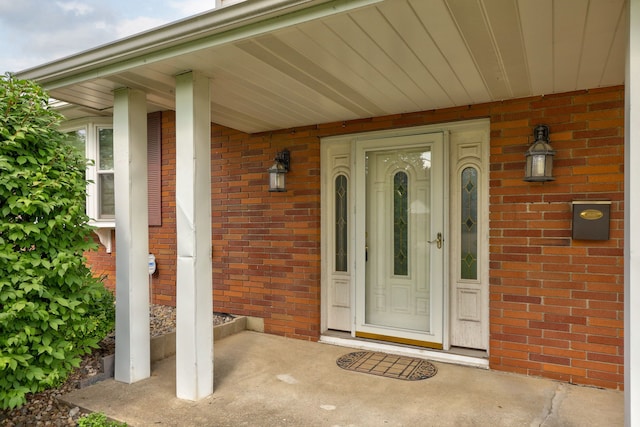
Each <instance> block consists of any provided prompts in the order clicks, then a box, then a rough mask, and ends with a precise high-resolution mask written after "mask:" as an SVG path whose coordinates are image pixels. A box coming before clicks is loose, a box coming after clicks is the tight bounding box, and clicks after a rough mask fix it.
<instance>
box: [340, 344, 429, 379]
mask: <svg viewBox="0 0 640 427" xmlns="http://www.w3.org/2000/svg"><path fill="white" fill-rule="evenodd" d="M336 364H337V365H338V366H339V367H341V368H342V369H346V370H348V371H355V372H364V373H365V374H373V375H379V376H381V377H388V378H397V379H399V380H407V381H418V380H424V379H427V378H431V377H432V376H434V375H435V374H436V373H437V372H438V369H436V367H435V366H434V365H433V364H432V363H430V362H427V361H426V360H422V359H417V358H415V357H404V356H396V355H393V354H386V353H380V352H374V351H356V352H353V353H348V354H345V355H344V356H340V357H339V358H338V360H336Z"/></svg>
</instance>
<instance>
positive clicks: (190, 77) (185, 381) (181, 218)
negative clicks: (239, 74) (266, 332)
mask: <svg viewBox="0 0 640 427" xmlns="http://www.w3.org/2000/svg"><path fill="white" fill-rule="evenodd" d="M210 110H211V104H210V88H209V79H208V78H207V77H205V76H203V75H200V74H198V73H195V72H189V73H185V74H181V75H179V76H176V228H177V239H178V254H177V255H178V265H177V283H176V286H177V296H176V303H177V313H176V320H177V324H176V395H177V396H178V397H179V398H181V399H188V400H198V399H201V398H203V397H206V396H208V395H210V394H211V393H213V314H212V311H213V301H212V289H211V282H212V272H211V268H212V264H211V112H210Z"/></svg>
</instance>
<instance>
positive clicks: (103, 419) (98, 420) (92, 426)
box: [78, 412, 127, 427]
mask: <svg viewBox="0 0 640 427" xmlns="http://www.w3.org/2000/svg"><path fill="white" fill-rule="evenodd" d="M78 427H127V423H119V422H116V421H109V420H107V416H106V415H105V414H103V413H102V412H93V413H91V414H89V415H85V416H84V417H81V418H79V419H78Z"/></svg>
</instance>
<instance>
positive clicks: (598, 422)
mask: <svg viewBox="0 0 640 427" xmlns="http://www.w3.org/2000/svg"><path fill="white" fill-rule="evenodd" d="M351 351H354V350H351V349H349V348H345V347H337V346H332V345H328V344H321V343H312V342H306V341H300V340H294V339H287V338H282V337H278V336H274V335H267V334H262V333H257V332H250V331H245V332H241V333H238V334H235V335H231V336H229V337H226V338H224V339H222V340H219V341H216V342H215V345H214V369H215V380H214V381H215V391H214V393H213V395H211V396H209V397H208V398H205V399H203V400H201V401H198V402H189V401H184V400H179V399H177V398H176V397H175V357H170V358H167V359H164V360H161V361H158V362H155V363H154V365H153V366H152V376H151V378H148V379H146V380H143V381H140V382H138V383H135V384H129V385H128V384H123V383H119V382H115V381H114V380H113V379H110V380H106V381H103V382H100V383H98V384H95V385H93V386H91V387H88V388H85V389H80V390H76V391H74V392H72V393H70V394H68V395H66V396H64V398H63V400H65V401H66V402H68V403H69V404H71V405H76V406H79V407H81V408H84V409H88V410H91V411H100V412H104V413H105V414H106V415H107V416H108V417H110V418H113V419H115V420H118V421H124V422H127V423H128V424H129V425H130V426H304V427H310V426H456V427H458V426H545V427H552V426H607V427H612V426H622V425H624V394H623V393H622V392H619V391H612V390H600V389H595V388H589V387H580V386H572V385H569V384H564V383H560V382H556V381H551V380H546V379H540V378H531V377H526V376H521V375H512V374H507V373H501V372H494V371H487V370H482V369H477V368H470V367H462V366H455V365H449V364H444V363H434V364H435V365H436V367H437V368H438V373H437V374H436V376H435V377H433V378H429V379H426V380H421V381H402V380H397V379H391V378H383V377H378V376H374V375H368V374H362V373H356V372H351V371H345V370H343V369H340V368H339V367H338V366H337V365H336V359H337V358H338V357H339V356H341V355H343V354H346V353H349V352H351Z"/></svg>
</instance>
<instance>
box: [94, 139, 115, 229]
mask: <svg viewBox="0 0 640 427" xmlns="http://www.w3.org/2000/svg"><path fill="white" fill-rule="evenodd" d="M97 134H98V158H97V159H95V160H96V162H95V168H96V177H97V180H96V185H97V189H96V191H97V199H98V209H97V214H98V215H97V217H96V219H101V220H102V219H112V218H115V217H116V203H115V192H114V182H113V129H110V128H98V129H97Z"/></svg>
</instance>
